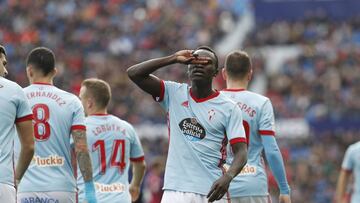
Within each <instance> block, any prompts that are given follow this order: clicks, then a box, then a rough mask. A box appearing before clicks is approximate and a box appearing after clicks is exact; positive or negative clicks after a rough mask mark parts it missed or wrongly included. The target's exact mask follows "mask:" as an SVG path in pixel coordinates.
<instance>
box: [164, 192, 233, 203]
mask: <svg viewBox="0 0 360 203" xmlns="http://www.w3.org/2000/svg"><path fill="white" fill-rule="evenodd" d="M184 202H186V203H208V202H209V201H208V198H206V195H200V194H197V193H192V192H179V191H173V190H165V191H164V194H163V196H162V199H161V203H184ZM228 202H229V203H230V201H229V200H226V199H221V200H218V201H215V202H214V203H228Z"/></svg>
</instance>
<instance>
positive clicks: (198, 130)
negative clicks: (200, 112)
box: [179, 118, 206, 141]
mask: <svg viewBox="0 0 360 203" xmlns="http://www.w3.org/2000/svg"><path fill="white" fill-rule="evenodd" d="M179 127H180V129H181V131H182V133H183V134H184V135H185V137H186V138H187V139H189V140H190V141H199V140H202V139H204V137H205V136H206V131H205V128H204V127H203V126H202V125H201V124H200V123H199V122H198V121H197V119H196V118H185V119H183V120H182V121H181V122H180V123H179Z"/></svg>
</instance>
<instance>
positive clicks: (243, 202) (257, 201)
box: [231, 196, 271, 203]
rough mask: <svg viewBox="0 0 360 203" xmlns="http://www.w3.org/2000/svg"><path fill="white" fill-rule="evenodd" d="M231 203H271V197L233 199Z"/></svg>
mask: <svg viewBox="0 0 360 203" xmlns="http://www.w3.org/2000/svg"><path fill="white" fill-rule="evenodd" d="M231 203H271V200H270V196H249V197H237V198H231Z"/></svg>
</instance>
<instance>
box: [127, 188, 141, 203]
mask: <svg viewBox="0 0 360 203" xmlns="http://www.w3.org/2000/svg"><path fill="white" fill-rule="evenodd" d="M129 192H130V195H131V201H132V202H135V201H136V200H137V199H138V198H139V195H140V187H139V186H135V185H130V187H129Z"/></svg>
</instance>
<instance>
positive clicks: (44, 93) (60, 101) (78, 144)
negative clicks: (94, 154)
mask: <svg viewBox="0 0 360 203" xmlns="http://www.w3.org/2000/svg"><path fill="white" fill-rule="evenodd" d="M56 71H57V70H56V68H55V56H54V53H53V52H52V51H51V50H50V49H48V48H45V47H38V48H35V49H33V50H32V51H31V52H30V53H29V55H28V57H27V61H26V73H27V76H28V79H29V81H30V84H31V85H30V86H28V87H26V88H25V89H24V91H25V94H26V97H27V98H28V99H29V102H30V105H31V106H32V111H33V115H34V134H35V139H36V142H35V155H34V158H33V161H32V162H31V165H30V166H29V168H28V170H27V171H26V173H25V175H24V177H23V180H22V181H21V182H20V184H19V188H18V198H17V201H18V203H21V202H31V201H33V202H38V201H40V200H41V201H43V200H46V201H53V202H59V203H65V202H66V203H69V202H70V203H71V202H76V180H75V177H74V172H73V167H72V165H71V154H70V151H71V147H70V136H71V135H72V138H73V140H74V146H75V154H76V159H77V161H78V165H79V168H80V171H81V174H82V175H83V177H84V180H85V182H86V183H85V184H86V191H85V194H86V200H87V201H88V202H89V203H95V202H97V201H96V196H95V188H94V184H93V181H92V167H91V159H90V156H89V152H88V148H87V144H86V127H85V123H84V121H85V116H84V109H83V107H82V105H81V102H80V100H79V99H78V98H77V96H75V95H73V94H71V93H68V92H65V91H63V90H61V89H59V88H57V87H55V86H54V85H53V79H54V77H55V75H56Z"/></svg>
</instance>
